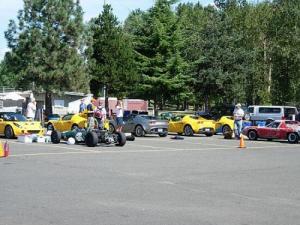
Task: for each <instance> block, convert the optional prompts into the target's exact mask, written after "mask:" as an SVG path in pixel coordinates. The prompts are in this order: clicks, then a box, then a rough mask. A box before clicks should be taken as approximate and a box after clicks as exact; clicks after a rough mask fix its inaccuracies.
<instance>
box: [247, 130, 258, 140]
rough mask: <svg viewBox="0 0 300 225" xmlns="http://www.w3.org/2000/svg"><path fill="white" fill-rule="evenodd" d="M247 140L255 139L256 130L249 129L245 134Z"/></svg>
mask: <svg viewBox="0 0 300 225" xmlns="http://www.w3.org/2000/svg"><path fill="white" fill-rule="evenodd" d="M247 136H248V138H249V140H251V141H254V140H257V138H258V137H257V132H256V131H255V130H249V131H248V134H247Z"/></svg>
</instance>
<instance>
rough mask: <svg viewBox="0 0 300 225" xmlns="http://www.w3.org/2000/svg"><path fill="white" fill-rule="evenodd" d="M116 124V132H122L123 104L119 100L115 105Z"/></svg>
mask: <svg viewBox="0 0 300 225" xmlns="http://www.w3.org/2000/svg"><path fill="white" fill-rule="evenodd" d="M115 111H116V122H117V129H116V131H117V132H122V128H123V125H124V121H123V113H124V109H123V104H122V101H121V100H118V101H117V104H116V110H115Z"/></svg>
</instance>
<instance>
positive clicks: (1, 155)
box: [0, 141, 5, 158]
mask: <svg viewBox="0 0 300 225" xmlns="http://www.w3.org/2000/svg"><path fill="white" fill-rule="evenodd" d="M3 157H5V152H4V149H3V145H2V142H1V141H0V158H3Z"/></svg>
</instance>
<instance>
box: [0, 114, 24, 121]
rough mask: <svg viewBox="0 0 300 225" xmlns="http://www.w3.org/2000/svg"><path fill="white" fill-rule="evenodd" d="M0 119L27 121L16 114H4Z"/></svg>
mask: <svg viewBox="0 0 300 225" xmlns="http://www.w3.org/2000/svg"><path fill="white" fill-rule="evenodd" d="M0 117H1V119H3V120H4V121H27V119H26V117H25V116H23V115H22V114H18V113H5V114H2V115H1V116H0Z"/></svg>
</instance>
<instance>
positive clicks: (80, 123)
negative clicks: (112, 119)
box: [47, 111, 109, 132]
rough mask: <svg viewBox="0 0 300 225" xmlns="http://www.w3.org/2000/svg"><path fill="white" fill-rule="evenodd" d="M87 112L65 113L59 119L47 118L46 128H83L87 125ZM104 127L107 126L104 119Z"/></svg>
mask: <svg viewBox="0 0 300 225" xmlns="http://www.w3.org/2000/svg"><path fill="white" fill-rule="evenodd" d="M87 114H88V112H87V111H85V112H82V113H77V114H67V115H65V116H63V117H62V118H60V119H59V120H49V122H48V124H47V130H58V131H60V132H64V131H69V130H73V129H75V128H77V127H78V128H85V127H86V126H87V117H88V116H87ZM104 128H106V129H108V128H109V123H108V121H105V123H104Z"/></svg>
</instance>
